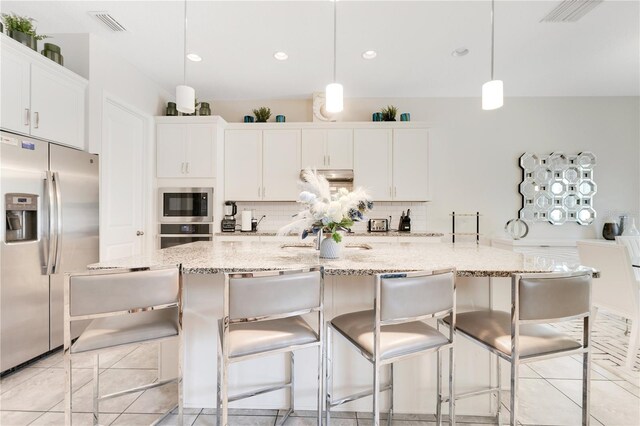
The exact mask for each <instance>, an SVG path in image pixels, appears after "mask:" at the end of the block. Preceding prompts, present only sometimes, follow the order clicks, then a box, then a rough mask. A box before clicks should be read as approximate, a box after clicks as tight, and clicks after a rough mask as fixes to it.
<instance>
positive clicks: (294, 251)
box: [89, 240, 579, 277]
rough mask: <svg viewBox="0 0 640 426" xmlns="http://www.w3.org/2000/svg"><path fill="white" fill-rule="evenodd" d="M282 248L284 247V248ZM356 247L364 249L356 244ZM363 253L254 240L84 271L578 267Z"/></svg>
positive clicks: (433, 248)
mask: <svg viewBox="0 0 640 426" xmlns="http://www.w3.org/2000/svg"><path fill="white" fill-rule="evenodd" d="M283 246H284V247H283ZM355 246H360V247H361V246H364V245H363V244H359V245H358V244H356V245H355ZM366 246H368V247H370V249H368V250H364V249H361V248H360V249H358V248H355V247H353V245H352V247H350V244H348V243H347V245H346V247H345V249H344V250H343V254H342V258H340V259H334V260H332V259H321V258H320V257H319V252H318V251H316V250H315V249H314V248H312V247H311V246H310V245H308V244H306V245H305V244H283V243H281V242H257V241H255V242H254V241H236V242H221V241H215V240H214V241H201V242H195V243H190V244H185V245H181V246H177V247H171V248H168V249H163V250H156V251H154V252H153V253H151V254H149V255H146V256H135V257H127V258H122V259H115V260H111V261H106V262H101V263H96V264H93V265H89V269H105V268H132V267H146V266H159V265H177V264H182V266H183V270H184V272H185V273H187V274H217V273H223V272H248V271H259V270H275V269H296V268H305V267H310V266H315V265H319V264H320V265H323V266H324V267H325V273H326V274H327V275H373V274H378V273H385V272H396V271H397V272H401V271H416V270H432V269H441V268H446V267H455V268H456V269H457V271H458V276H462V277H508V276H510V275H511V274H512V273H514V272H545V271H547V272H548V271H552V270H564V271H568V270H574V269H576V268H578V267H579V265H566V264H551V265H550V264H549V263H548V262H546V263H541V264H537V263H536V262H535V259H533V260H532V259H531V258H528V257H527V256H525V255H523V254H519V253H514V252H511V251H508V250H502V249H497V248H493V247H488V246H478V245H476V244H473V243H472V244H468V243H464V244H463V243H458V244H451V243H422V242H409V243H369V244H366Z"/></svg>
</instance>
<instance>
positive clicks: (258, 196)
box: [258, 187, 260, 198]
mask: <svg viewBox="0 0 640 426" xmlns="http://www.w3.org/2000/svg"><path fill="white" fill-rule="evenodd" d="M258 198H260V187H258Z"/></svg>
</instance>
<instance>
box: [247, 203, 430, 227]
mask: <svg viewBox="0 0 640 426" xmlns="http://www.w3.org/2000/svg"><path fill="white" fill-rule="evenodd" d="M300 207H301V206H300V205H299V204H298V203H294V202H242V201H238V216H237V217H238V218H239V217H240V212H241V211H242V210H253V211H254V212H253V217H255V218H257V219H260V218H261V217H262V215H266V217H265V218H264V220H263V221H262V222H261V223H260V225H259V226H258V230H260V231H267V232H269V231H274V232H275V231H277V230H278V229H279V228H280V227H282V226H284V225H287V224H289V223H291V221H292V220H293V218H292V216H293V215H294V214H296V213H297V212H299V211H300ZM407 209H411V230H412V231H415V232H425V231H428V229H427V203H420V202H404V203H403V202H383V201H379V202H376V203H375V205H374V207H373V210H372V211H370V212H369V213H368V215H367V217H368V218H375V219H388V218H389V216H391V223H390V227H391V229H397V228H398V222H399V220H400V215H401V214H402V212H403V211H404V212H406V211H407ZM352 230H353V231H356V232H362V231H366V230H367V222H366V221H364V222H356V224H355V225H354V226H353V228H352Z"/></svg>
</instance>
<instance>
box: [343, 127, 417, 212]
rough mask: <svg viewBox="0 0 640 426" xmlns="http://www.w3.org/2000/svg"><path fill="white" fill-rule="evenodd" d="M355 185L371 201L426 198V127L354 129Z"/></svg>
mask: <svg viewBox="0 0 640 426" xmlns="http://www.w3.org/2000/svg"><path fill="white" fill-rule="evenodd" d="M353 151H354V167H353V173H354V185H355V186H356V187H357V186H361V187H363V188H365V189H367V190H368V191H369V193H370V194H371V196H372V198H373V200H374V201H427V200H428V199H429V179H428V177H429V144H428V130H427V129H393V130H392V129H356V130H355V131H354V148H353Z"/></svg>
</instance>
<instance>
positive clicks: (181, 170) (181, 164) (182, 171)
mask: <svg viewBox="0 0 640 426" xmlns="http://www.w3.org/2000/svg"><path fill="white" fill-rule="evenodd" d="M180 173H182V174H184V163H180Z"/></svg>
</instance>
